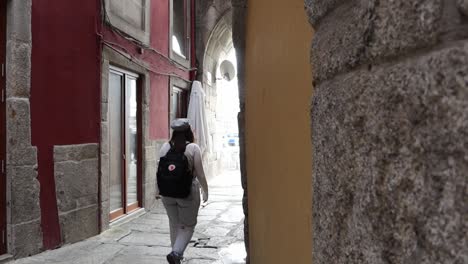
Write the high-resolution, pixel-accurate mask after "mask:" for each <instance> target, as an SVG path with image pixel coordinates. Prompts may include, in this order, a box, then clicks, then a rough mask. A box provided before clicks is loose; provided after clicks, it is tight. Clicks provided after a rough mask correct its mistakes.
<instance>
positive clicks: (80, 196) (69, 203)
mask: <svg viewBox="0 0 468 264" xmlns="http://www.w3.org/2000/svg"><path fill="white" fill-rule="evenodd" d="M98 171H99V167H98V160H97V159H88V160H83V161H78V162H77V161H64V162H58V163H55V186H56V192H57V202H58V209H59V212H62V213H63V212H68V211H71V210H76V209H79V208H82V207H87V206H90V205H95V204H97V203H98Z"/></svg>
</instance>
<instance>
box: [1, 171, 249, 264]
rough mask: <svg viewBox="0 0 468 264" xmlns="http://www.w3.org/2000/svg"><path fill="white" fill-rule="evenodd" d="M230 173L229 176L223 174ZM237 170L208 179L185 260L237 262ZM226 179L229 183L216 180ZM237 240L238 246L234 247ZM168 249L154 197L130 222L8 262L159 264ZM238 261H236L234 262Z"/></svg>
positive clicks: (212, 263) (218, 263)
mask: <svg viewBox="0 0 468 264" xmlns="http://www.w3.org/2000/svg"><path fill="white" fill-rule="evenodd" d="M223 177H229V180H225V179H223ZM233 177H239V179H240V176H238V175H236V172H231V173H230V174H226V175H221V176H219V177H218V178H215V179H214V182H213V183H212V182H210V183H209V186H210V200H209V203H208V205H207V206H206V207H204V208H201V209H200V215H199V217H198V224H197V226H196V228H195V233H194V237H193V240H192V242H191V243H190V244H189V246H188V248H187V251H186V252H185V260H184V262H183V263H184V264H242V263H245V262H243V258H244V257H245V251H242V246H243V219H244V216H243V212H242V202H241V199H242V188H241V186H240V180H239V183H236V182H235V181H234V180H233ZM223 182H228V183H230V185H229V186H224V185H222V184H221V183H223ZM239 245H240V246H239ZM170 251H171V248H170V238H169V220H168V218H167V215H166V211H165V209H164V206H163V205H162V203H161V202H160V201H159V202H158V203H157V204H156V206H155V207H154V208H152V209H151V210H150V211H149V212H147V213H146V214H144V215H142V216H140V217H139V218H137V219H134V220H133V221H130V222H128V223H123V224H120V225H118V226H114V227H112V228H111V229H110V230H107V231H106V232H104V233H102V234H100V235H99V236H96V237H93V238H90V239H88V240H85V241H82V242H79V243H75V244H72V245H67V246H64V247H62V248H60V249H56V250H52V251H47V252H43V253H42V254H39V255H36V256H32V257H29V258H25V259H20V260H14V261H10V262H7V263H8V264H147V263H148V264H150V263H151V264H158V263H161V264H164V263H167V261H166V255H167V254H168V253H169V252H170ZM239 260H240V262H239Z"/></svg>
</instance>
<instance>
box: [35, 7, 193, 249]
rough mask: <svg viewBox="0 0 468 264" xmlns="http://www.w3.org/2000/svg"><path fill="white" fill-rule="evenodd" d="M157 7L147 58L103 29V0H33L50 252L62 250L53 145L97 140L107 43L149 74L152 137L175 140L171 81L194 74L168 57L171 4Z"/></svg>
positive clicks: (44, 223) (43, 197) (37, 101)
mask: <svg viewBox="0 0 468 264" xmlns="http://www.w3.org/2000/svg"><path fill="white" fill-rule="evenodd" d="M192 3H193V4H192V6H193V8H194V3H195V1H194V0H192ZM151 4H152V7H151V42H150V46H151V49H143V52H141V51H142V49H141V48H140V47H138V45H137V44H135V43H134V42H132V41H130V40H128V39H125V38H123V37H122V36H121V35H119V34H117V33H115V32H113V31H112V30H111V29H110V28H109V27H107V26H103V25H102V23H101V20H100V1H97V0H81V1H63V0H33V5H32V35H33V47H32V76H31V119H32V121H31V122H32V144H33V145H35V146H37V147H38V162H39V168H38V173H39V176H38V178H39V181H40V183H41V194H40V203H41V213H42V231H43V235H44V241H43V242H44V246H45V248H46V249H51V248H54V247H56V246H58V245H60V244H61V238H60V225H59V218H58V210H57V200H56V193H55V181H54V163H53V146H54V145H71V144H82V143H98V142H99V134H100V98H101V95H100V91H101V87H100V86H101V59H102V55H101V54H102V44H103V43H106V45H110V46H112V48H114V49H116V50H119V51H121V52H124V53H126V54H129V55H131V56H132V57H133V59H134V62H138V61H140V62H144V63H143V64H145V65H146V67H147V69H148V70H149V71H150V72H151V76H150V82H151V89H150V113H151V117H150V118H151V120H150V138H151V139H155V140H156V139H167V138H168V137H169V124H168V118H169V76H168V75H176V76H180V77H181V78H183V79H186V80H189V79H190V78H191V76H193V74H191V73H190V72H189V71H188V70H182V69H180V68H179V67H177V66H176V65H175V64H174V62H172V61H171V60H170V59H168V58H167V57H168V53H169V13H168V12H169V0H152V2H151ZM192 11H193V10H192ZM192 14H194V12H192ZM192 18H193V19H194V16H192ZM192 36H194V32H193V35H192ZM194 43H195V38H194V37H193V41H192V45H194ZM194 48H195V47H194V46H193V47H192V50H194Z"/></svg>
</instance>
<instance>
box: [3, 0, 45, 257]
mask: <svg viewBox="0 0 468 264" xmlns="http://www.w3.org/2000/svg"><path fill="white" fill-rule="evenodd" d="M31 43H32V36H31V0H25V1H8V5H7V59H6V60H7V62H6V76H7V80H6V109H7V113H6V120H7V150H8V151H7V152H8V153H7V162H6V167H7V201H8V202H7V226H8V230H7V232H8V252H9V253H10V254H12V255H14V256H15V257H25V256H28V255H32V254H36V253H38V252H40V251H41V249H42V231H41V209H40V203H39V190H40V187H39V181H38V180H37V166H38V165H37V149H36V147H33V146H32V145H31V111H30V100H29V97H30V89H31V48H32V44H31Z"/></svg>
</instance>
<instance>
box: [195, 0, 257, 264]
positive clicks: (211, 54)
mask: <svg viewBox="0 0 468 264" xmlns="http://www.w3.org/2000/svg"><path fill="white" fill-rule="evenodd" d="M201 2H202V4H201V5H200V7H199V10H197V29H199V31H200V34H198V36H197V47H199V48H197V57H198V59H199V61H198V63H199V65H198V66H199V69H200V71H199V75H198V79H199V80H200V81H202V82H203V83H204V85H205V86H206V85H208V86H209V87H207V88H210V90H211V92H212V91H215V88H216V87H215V86H214V87H213V79H215V78H216V72H217V68H218V67H219V63H221V61H216V60H213V58H217V57H219V55H220V54H221V53H223V52H224V54H226V53H228V52H229V50H230V49H235V52H236V60H237V83H238V90H239V109H240V110H239V113H238V129H239V147H240V171H241V182H242V188H243V190H244V195H243V198H242V204H243V210H244V215H245V220H244V241H245V247H246V251H247V258H246V262H247V263H249V222H248V195H247V172H246V164H245V163H246V159H245V140H244V139H245V119H244V112H245V92H244V87H245V86H244V83H245V74H244V51H245V18H246V11H247V0H231V1H229V0H226V1H221V2H218V3H217V4H218V5H220V6H219V7H216V6H215V5H216V4H215V3H212V6H210V4H209V3H208V2H205V1H201ZM220 10H221V11H222V12H223V13H221V14H220V13H219V11H220ZM200 18H203V19H200ZM207 36H209V37H207ZM223 44H224V45H225V48H224V51H222V49H221V48H220V47H222V45H223ZM226 47H227V48H226ZM208 72H209V73H208ZM210 82H211V84H210ZM215 85H216V84H215ZM211 95H212V96H213V94H211ZM214 96H216V95H214Z"/></svg>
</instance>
